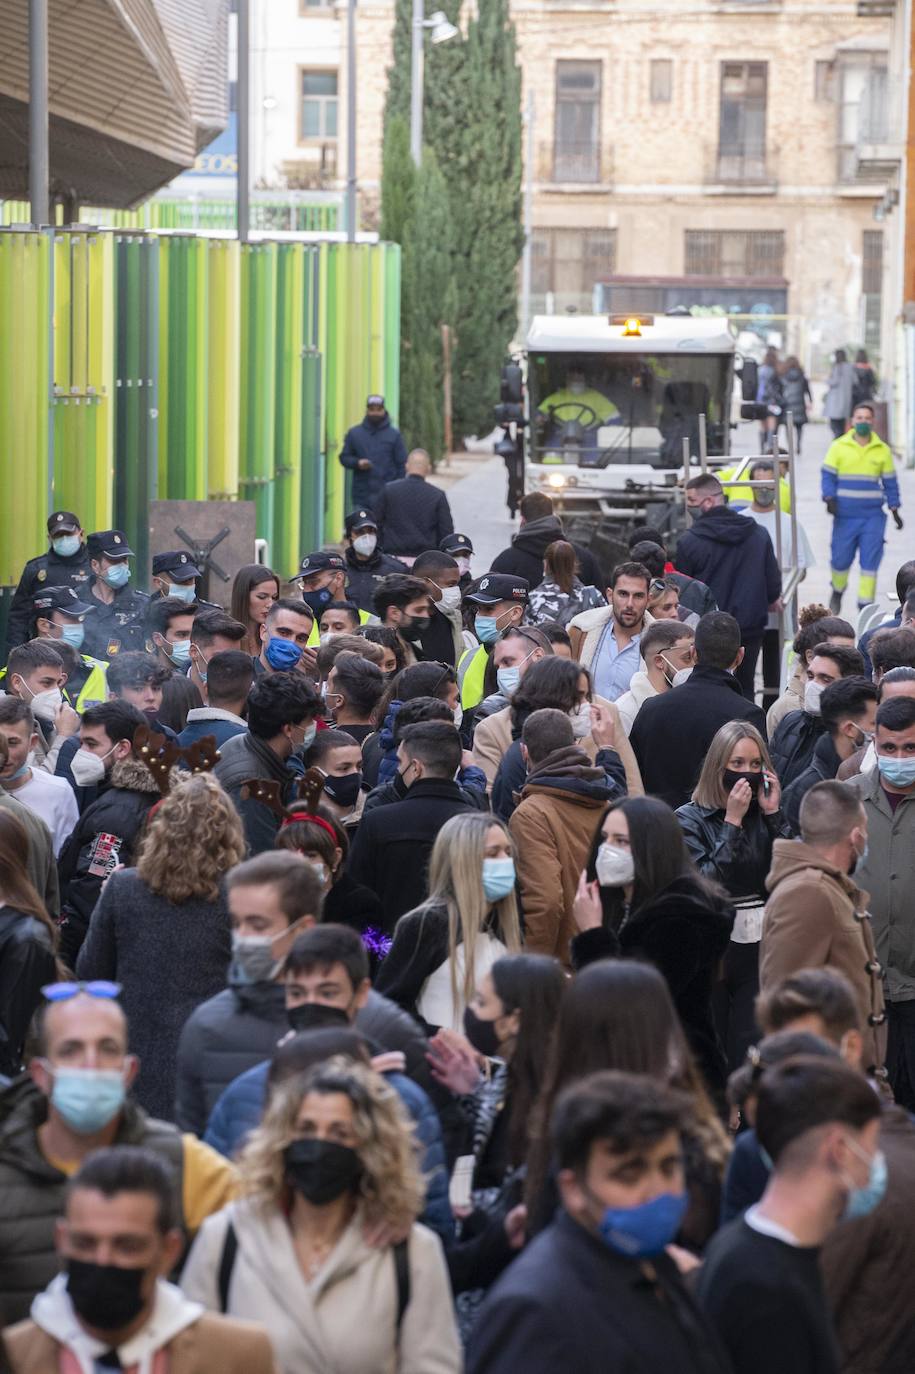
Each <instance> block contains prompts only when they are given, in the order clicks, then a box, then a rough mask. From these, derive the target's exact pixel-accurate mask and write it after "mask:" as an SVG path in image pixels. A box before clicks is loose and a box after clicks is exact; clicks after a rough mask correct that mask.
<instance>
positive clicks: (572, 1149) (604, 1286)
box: [467, 1072, 775, 1374]
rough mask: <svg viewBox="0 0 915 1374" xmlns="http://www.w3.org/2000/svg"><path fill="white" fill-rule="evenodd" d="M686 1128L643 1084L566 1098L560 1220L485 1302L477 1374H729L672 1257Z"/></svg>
mask: <svg viewBox="0 0 915 1374" xmlns="http://www.w3.org/2000/svg"><path fill="white" fill-rule="evenodd" d="M685 1119H686V1112H685V1109H684V1103H683V1100H682V1098H681V1097H680V1096H679V1095H677V1094H675V1093H673V1092H671V1091H670V1090H669V1089H668V1088H666V1087H663V1086H661V1085H660V1084H658V1083H653V1082H652V1081H651V1080H650V1079H649V1078H647V1077H645V1076H643V1075H636V1074H634V1073H607V1072H604V1073H594V1074H591V1075H590V1076H588V1077H585V1078H583V1079H582V1080H581V1081H579V1082H577V1083H575V1084H574V1085H573V1086H571V1087H569V1088H568V1089H567V1090H566V1092H564V1093H563V1094H562V1096H561V1097H560V1098H559V1101H558V1102H557V1103H556V1107H555V1111H554V1113H553V1116H552V1120H551V1123H550V1141H551V1145H552V1153H553V1154H554V1157H555V1161H556V1166H557V1169H558V1174H557V1184H558V1190H559V1198H560V1202H561V1205H560V1208H559V1210H558V1212H557V1214H556V1216H555V1217H554V1218H553V1219H552V1220H551V1222H550V1225H549V1226H547V1227H546V1229H545V1230H544V1231H542V1232H541V1234H540V1235H538V1236H537V1238H536V1239H535V1240H534V1241H533V1242H532V1244H530V1245H529V1246H528V1247H527V1249H526V1250H525V1251H524V1252H523V1253H522V1254H521V1256H520V1257H519V1258H518V1259H516V1260H515V1262H514V1263H513V1264H512V1265H511V1267H510V1268H509V1269H508V1271H507V1272H506V1273H505V1274H504V1275H503V1276H502V1278H501V1279H499V1281H498V1282H497V1283H496V1284H495V1286H494V1287H493V1289H492V1290H491V1292H490V1294H489V1296H488V1297H487V1299H486V1301H485V1303H484V1304H483V1307H482V1309H481V1311H480V1316H479V1320H478V1322H477V1324H476V1327H475V1330H474V1334H473V1336H472V1338H471V1342H470V1348H469V1351H468V1359H467V1374H517V1371H518V1370H522V1369H523V1370H525V1371H526V1374H552V1371H555V1370H556V1369H560V1368H561V1369H569V1370H572V1369H574V1370H575V1371H577V1374H603V1372H604V1371H606V1370H611V1369H614V1370H616V1369H625V1368H627V1367H633V1368H635V1367H639V1368H644V1369H646V1370H649V1369H650V1370H661V1369H663V1370H665V1371H667V1374H726V1372H727V1371H728V1370H729V1368H730V1365H729V1363H728V1360H727V1357H726V1356H725V1354H724V1352H723V1351H722V1349H721V1347H720V1344H719V1342H718V1340H717V1338H716V1337H715V1335H714V1332H713V1331H712V1330H711V1328H710V1326H709V1325H708V1323H707V1322H706V1321H705V1319H704V1318H703V1317H702V1315H701V1313H700V1312H699V1310H698V1308H697V1306H696V1303H695V1300H694V1299H693V1298H692V1297H691V1296H690V1294H689V1292H688V1291H687V1289H686V1287H685V1286H684V1284H683V1282H682V1280H681V1278H680V1276H679V1273H678V1270H677V1266H676V1264H675V1263H674V1261H673V1259H672V1258H671V1257H670V1256H669V1255H668V1254H667V1253H665V1247H666V1246H667V1245H669V1244H670V1243H671V1242H672V1241H673V1240H674V1238H675V1236H676V1235H677V1232H678V1229H679V1226H680V1222H681V1221H682V1218H683V1216H684V1214H685V1212H686V1208H687V1205H688V1198H687V1193H686V1189H685V1179H684V1166H683V1152H684V1137H683V1132H684V1124H685ZM772 1367H773V1368H774V1367H775V1366H772Z"/></svg>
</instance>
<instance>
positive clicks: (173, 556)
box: [147, 549, 222, 611]
mask: <svg viewBox="0 0 915 1374" xmlns="http://www.w3.org/2000/svg"><path fill="white" fill-rule="evenodd" d="M162 573H168V575H169V577H170V578H171V579H172V581H173V582H183V583H186V582H196V581H197V579H198V577H202V576H203V573H202V572H201V570H200V569H199V568H198V567H197V564H196V563H195V562H194V560H193V558H192V557H191V555H190V554H189V553H185V552H184V550H183V549H172V550H170V551H168V552H166V553H157V554H154V555H153V561H152V575H153V577H159V576H160V574H162ZM195 591H196V588H195ZM164 600H165V597H164V596H163V595H162V593H161V592H158V591H157V592H153V594H152V596H151V597H149V599H148V601H147V611H148V610H149V608H150V607H151V606H155V605H156V603H157V602H159V601H164ZM188 604H189V605H190V604H191V603H190V602H189V603H188ZM193 605H194V606H196V608H197V609H198V610H201V611H220V610H222V607H221V606H217V605H216V603H215V602H214V601H201V599H200V598H199V597H195V598H194V602H193Z"/></svg>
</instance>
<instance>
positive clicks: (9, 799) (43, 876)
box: [0, 730, 60, 921]
mask: <svg viewBox="0 0 915 1374" xmlns="http://www.w3.org/2000/svg"><path fill="white" fill-rule="evenodd" d="M8 761H9V749H8V748H7V744H6V737H5V735H4V733H3V731H2V730H0V772H2V771H3V770H4V769H5V768H6V765H7V763H8ZM0 813H3V814H7V815H12V816H15V818H16V820H17V821H18V822H19V824H20V825H21V826H22V828H23V830H24V831H25V833H26V837H27V839H28V845H27V847H26V852H25V866H26V872H27V873H28V876H29V882H30V883H31V884H32V886H33V887H34V889H35V891H36V892H37V893H38V894H39V896H40V897H41V899H42V901H43V902H44V905H45V908H46V909H47V911H48V912H49V913H50V914H51V916H53V918H54V920H55V921H56V920H57V919H58V918H59V916H60V880H59V878H58V874H57V863H56V861H55V858H54V842H53V839H52V837H51V832H50V830H49V829H48V827H47V826H46V825H45V823H44V821H43V820H42V819H41V817H40V816H36V814H35V812H34V811H30V810H29V808H28V807H27V806H25V805H24V804H23V803H22V802H21V801H17V800H16V798H15V797H14V796H12V794H11V793H9V792H6V791H5V790H4V787H3V783H2V782H0Z"/></svg>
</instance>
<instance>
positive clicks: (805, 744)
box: [769, 644, 864, 788]
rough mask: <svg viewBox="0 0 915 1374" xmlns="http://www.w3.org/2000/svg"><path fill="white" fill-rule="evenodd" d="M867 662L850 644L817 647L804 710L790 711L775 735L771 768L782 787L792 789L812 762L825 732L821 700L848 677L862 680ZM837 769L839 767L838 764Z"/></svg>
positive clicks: (807, 684) (771, 751) (780, 722)
mask: <svg viewBox="0 0 915 1374" xmlns="http://www.w3.org/2000/svg"><path fill="white" fill-rule="evenodd" d="M863 673H864V659H863V658H862V656H861V655H860V654H859V653H858V650H857V649H852V648H851V647H850V646H849V645H847V644H818V645H817V646H816V648H815V649H814V651H813V657H812V658H811V660H810V663H809V664H808V666H807V682H806V684H805V687H804V709H803V710H802V711H789V712H788V714H787V715H786V716H784V717H783V718H782V719H781V720H780V721H779V723H778V728H777V729H776V731H775V734H774V735H773V736H772V744H771V747H770V750H769V752H770V754H771V755H772V767H773V768H774V769H775V771H776V773H777V774H778V778H779V782H780V783H781V785H782V787H783V788H784V787H789V786H790V785H791V783H793V782H794V781H795V779H796V778H799V777H800V775H801V773H803V771H804V769H805V768H806V767H807V766H808V764H809V763H810V760H811V759H812V757H813V751H814V749H815V748H816V745H817V743H818V741H819V740H820V739H821V738H822V736H823V735H824V734H825V733H826V724H825V722H824V721H823V719H822V716H821V714H820V698H821V697H822V695H823V693H824V691H825V690H826V688H827V687H830V686H831V685H832V684H833V683H834V682H839V681H840V680H841V679H842V678H846V677H861V676H862V674H863ZM836 767H838V764H837V765H836Z"/></svg>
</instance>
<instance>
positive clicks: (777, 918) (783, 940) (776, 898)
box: [759, 782, 886, 1076]
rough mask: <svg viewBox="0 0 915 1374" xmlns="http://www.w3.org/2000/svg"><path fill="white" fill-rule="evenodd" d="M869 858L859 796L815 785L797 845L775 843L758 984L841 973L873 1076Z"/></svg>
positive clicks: (875, 1022)
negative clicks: (861, 881) (864, 878)
mask: <svg viewBox="0 0 915 1374" xmlns="http://www.w3.org/2000/svg"><path fill="white" fill-rule="evenodd" d="M867 853H868V848H867V815H866V814H865V810H864V807H863V805H862V803H861V798H860V796H859V795H858V793H857V792H855V791H853V790H852V789H851V788H850V787H849V786H848V784H847V783H842V782H818V783H817V784H816V785H815V786H814V787H812V788H811V790H810V791H809V792H808V793H807V795H806V797H805V798H804V800H803V802H802V803H801V808H800V843H798V842H797V841H796V840H795V841H792V840H776V841H775V844H774V846H773V849H772V867H771V869H770V872H769V877H768V879H767V880H766V887H767V888H768V891H769V900H768V902H767V903H766V920H765V924H764V926H763V937H762V946H761V950H760V964H759V982H760V988H761V990H762V992H763V993H766V992H767V991H768V990H769V989H770V988H771V987H772V986H773V985H774V984H775V983H778V982H780V981H781V980H782V979H783V978H786V977H788V976H790V975H791V974H792V973H796V972H797V971H798V970H800V969H803V968H816V967H819V966H821V965H828V966H829V967H831V968H834V969H838V970H839V972H841V973H844V974H845V975H846V977H847V978H848V979H849V981H850V983H851V985H852V987H853V988H854V990H855V996H856V998H857V1001H858V1011H859V1018H860V1022H861V1024H862V1025H864V1026H867V1037H866V1040H865V1055H866V1071H867V1072H868V1074H870V1075H871V1076H873V1074H874V1073H876V1071H877V1070H878V1069H882V1067H883V1062H884V1058H885V1055H886V1014H885V1009H884V1002H883V968H882V967H881V965H880V962H879V960H878V958H877V954H876V949H875V945H874V936H873V933H872V930H871V921H870V916H869V914H868V910H867V902H868V894H867V893H866V892H863V891H862V890H861V888H860V887H858V885H857V883H856V881H855V873H856V871H857V869H858V867H859V865H863V864H864V863H865V861H866V859H867Z"/></svg>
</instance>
